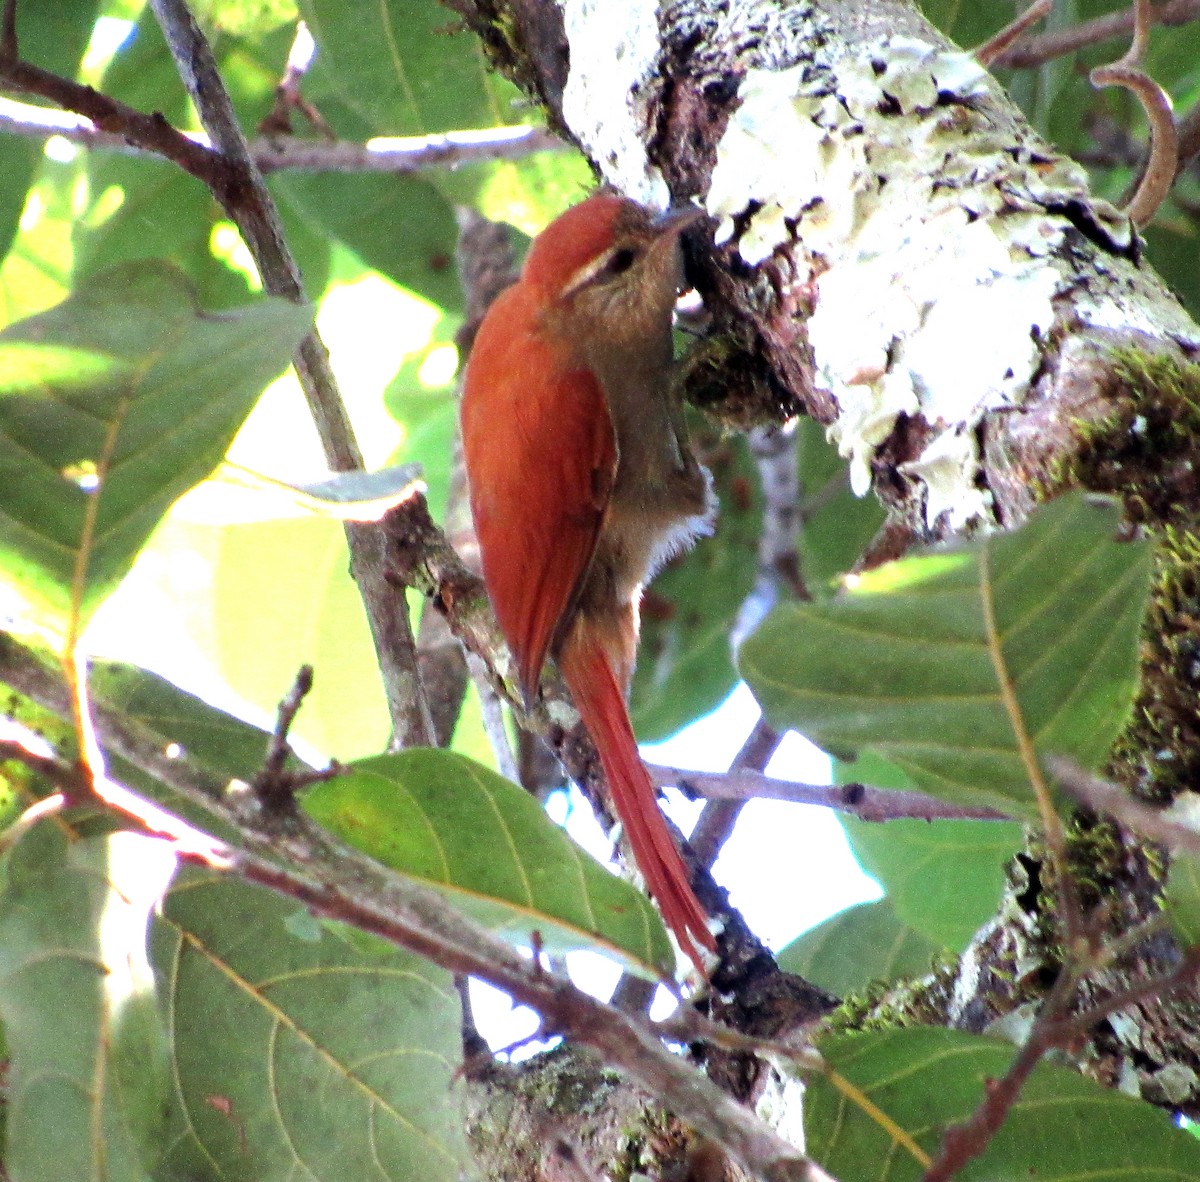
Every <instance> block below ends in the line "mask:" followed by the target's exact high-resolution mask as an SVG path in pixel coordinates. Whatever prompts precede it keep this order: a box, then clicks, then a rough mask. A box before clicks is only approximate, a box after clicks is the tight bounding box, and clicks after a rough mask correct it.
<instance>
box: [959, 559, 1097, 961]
mask: <svg viewBox="0 0 1200 1182" xmlns="http://www.w3.org/2000/svg"><path fill="white" fill-rule="evenodd" d="M991 555H992V549H991V542H990V540H985V541H984V544H983V545H982V546H981V547H980V550H979V598H980V602H981V605H982V608H983V630H984V635H985V637H986V641H987V650H988V656H989V657H990V658H991V661H992V668H993V670H994V671H995V674H996V682H997V684H998V685H999V687H1000V699H1001V701H1002V702H1003V703H1004V710H1005V713H1006V714H1007V715H1008V721H1009V725H1010V726H1011V727H1012V729H1013V736H1014V738H1015V739H1016V742H1017V753H1018V755H1019V756H1020V759H1021V764H1022V766H1023V767H1024V768H1025V774H1026V776H1027V777H1028V778H1029V783H1030V786H1031V787H1032V788H1033V794H1034V797H1035V798H1036V800H1037V806H1038V812H1039V814H1040V815H1041V819H1042V833H1043V836H1044V837H1045V841H1046V848H1047V850H1048V852H1049V854H1050V860H1051V862H1052V863H1053V864H1054V878H1055V884H1056V886H1057V889H1058V899H1059V910H1060V911H1061V913H1062V914H1061V916H1060V918H1061V920H1062V923H1063V926H1064V927H1065V929H1066V932H1067V940H1068V943H1069V945H1070V947H1071V949H1072V950H1074V949H1075V947H1076V944H1077V940H1078V937H1079V935H1080V931H1079V921H1080V911H1079V896H1078V894H1077V892H1076V890H1075V883H1074V880H1073V879H1072V878H1071V874H1070V867H1069V866H1068V863H1067V838H1066V834H1065V832H1064V830H1063V824H1062V818H1061V817H1060V816H1059V815H1058V810H1057V809H1056V808H1055V807H1054V798H1053V796H1052V794H1051V792H1050V786H1049V784H1047V782H1046V777H1045V775H1044V774H1043V772H1042V765H1041V763H1040V762H1039V761H1038V755H1037V749H1036V748H1035V747H1034V745H1033V740H1032V739H1031V738H1030V735H1029V731H1028V729H1027V728H1026V726H1025V715H1024V713H1023V712H1022V710H1021V703H1020V701H1019V700H1018V698H1017V691H1016V687H1015V686H1014V685H1013V682H1012V677H1011V676H1010V675H1009V672H1008V663H1007V661H1006V660H1005V658H1004V644H1003V640H1002V638H1001V636H1000V629H999V627H998V626H997V624H996V601H995V595H994V594H993V592H994V587H993V584H992V568H991Z"/></svg>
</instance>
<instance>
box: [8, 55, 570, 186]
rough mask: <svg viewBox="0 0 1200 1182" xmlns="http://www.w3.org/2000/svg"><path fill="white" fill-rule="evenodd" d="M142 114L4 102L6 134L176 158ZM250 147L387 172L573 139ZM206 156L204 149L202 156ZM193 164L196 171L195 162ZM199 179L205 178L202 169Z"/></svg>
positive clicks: (310, 164) (292, 142)
mask: <svg viewBox="0 0 1200 1182" xmlns="http://www.w3.org/2000/svg"><path fill="white" fill-rule="evenodd" d="M0 60H2V59H0ZM0 73H2V71H0ZM46 97H49V96H46ZM97 99H98V100H100V101H103V102H112V103H113V105H114V107H115V108H116V110H118V111H120V110H121V104H119V103H116V101H115V100H107V99H105V98H104V96H102V95H98V96H97ZM135 114H136V115H138V119H130V118H128V117H127V118H126V119H125V121H124V122H123V123H122V125H121V126H122V127H123V128H125V129H126V130H125V131H124V132H121V131H104V130H101V128H100V127H98V126H97V124H96V123H94V122H93V121H92V120H91V119H89V118H87V117H86V116H85V115H82V114H79V113H77V112H75V111H74V109H72V110H71V111H63V112H57V111H49V110H47V109H46V108H45V107H33V106H25V105H24V104H18V103H9V104H6V106H5V108H4V109H3V110H0V134H3V135H13V136H20V137H22V138H25V139H36V140H47V139H50V138H51V137H52V136H54V137H58V138H60V139H64V140H66V141H67V142H68V143H71V144H77V145H78V146H79V147H81V148H88V149H91V150H95V151H105V152H119V153H122V154H125V155H133V156H145V157H151V158H159V159H161V158H162V157H163V156H164V155H166V156H168V158H170V159H174V156H171V155H170V154H169V153H164V152H163V151H162V150H161V149H159V148H156V147H153V146H152V145H151V144H150V143H148V142H145V140H144V139H143V138H137V139H135V138H132V137H131V134H130V129H133V128H134V127H135V125H137V124H139V123H140V120H142V119H146V118H149V117H148V116H142V115H141V114H140V112H135ZM176 134H177V135H179V136H180V137H181V138H182V139H184V140H186V141H187V142H188V143H189V144H191V145H192V146H193V147H194V148H196V149H199V150H202V151H203V150H211V146H212V145H211V141H210V140H209V138H208V136H207V135H205V134H204V133H203V132H198V131H197V132H191V131H177V130H176ZM248 147H249V150H250V156H251V158H252V159H253V160H254V162H255V164H257V165H258V167H259V169H260V171H262V172H264V173H271V172H288V171H290V172H345V173H363V172H385V173H394V174H398V175H403V174H407V173H416V172H422V171H426V170H428V169H433V168H443V169H455V168H459V167H462V166H464V165H468V164H478V163H486V162H490V161H496V160H521V159H524V158H525V157H526V156H530V155H533V154H534V153H535V152H562V151H565V150H566V148H567V145H566V144H564V143H563V142H562V140H560V139H558V138H557V137H556V136H554V135H553V134H552V133H551V132H549V131H547V130H546V129H545V128H541V127H505V128H499V129H484V130H479V131H474V130H463V131H451V132H446V133H445V134H443V135H425V136H387V137H380V138H378V139H373V140H371V141H370V143H367V144H358V143H351V142H350V141H347V140H336V141H332V142H330V141H326V140H312V139H292V138H286V139H284V138H279V139H272V138H258V139H253V140H250V141H249V144H248ZM202 159H204V158H203V157H197V160H202ZM176 163H180V161H176ZM214 163H215V156H214ZM188 171H189V172H192V173H193V175H196V170H195V169H193V168H189V169H188ZM200 179H201V180H205V179H206V178H205V177H204V176H201V177H200Z"/></svg>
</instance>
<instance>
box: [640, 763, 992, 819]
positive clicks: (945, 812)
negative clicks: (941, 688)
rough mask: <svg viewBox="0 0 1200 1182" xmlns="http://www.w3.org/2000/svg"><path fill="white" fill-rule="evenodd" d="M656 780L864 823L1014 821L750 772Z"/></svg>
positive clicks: (668, 772) (661, 773)
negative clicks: (819, 809)
mask: <svg viewBox="0 0 1200 1182" xmlns="http://www.w3.org/2000/svg"><path fill="white" fill-rule="evenodd" d="M646 766H647V770H648V771H649V772H650V778H651V780H652V781H653V782H654V783H655V784H656V785H658V786H659V787H660V788H661V787H666V786H669V785H673V786H675V787H677V788H679V790H680V791H681V792H683V793H685V794H687V795H691V796H703V797H706V798H707V799H709V800H736V801H747V800H785V801H790V802H792V803H793V804H815V805H821V806H823V807H825V808H831V809H836V810H837V811H838V812H840V813H849V814H851V815H852V816H855V817H858V819H859V820H861V821H898V820H902V819H913V820H918V821H945V820H950V821H1010V820H1012V818H1011V817H1009V816H1007V815H1006V814H1005V813H1002V812H999V811H998V810H997V809H991V808H984V807H979V808H974V807H971V806H969V805H957V804H952V803H950V802H949V801H945V800H939V799H938V798H937V797H935V796H926V795H925V793H923V792H906V791H901V790H900V789H893V788H874V787H871V786H869V785H867V784H857V783H855V784H806V783H802V782H800V781H797V780H780V779H777V778H776V777H774V776H768V775H764V774H763V773H762V772H758V771H752V770H750V769H749V768H744V769H734V770H730V771H728V772H694V771H688V770H687V769H686V768H676V767H665V766H663V765H661V764H647V765H646Z"/></svg>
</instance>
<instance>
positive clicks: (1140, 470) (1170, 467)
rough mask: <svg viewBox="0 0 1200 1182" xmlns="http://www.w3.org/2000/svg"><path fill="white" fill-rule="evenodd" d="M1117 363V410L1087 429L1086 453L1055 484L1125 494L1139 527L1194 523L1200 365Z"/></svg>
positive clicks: (1083, 433)
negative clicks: (1188, 521)
mask: <svg viewBox="0 0 1200 1182" xmlns="http://www.w3.org/2000/svg"><path fill="white" fill-rule="evenodd" d="M1109 360H1110V363H1111V371H1110V372H1111V381H1112V383H1113V386H1112V388H1110V389H1109V390H1108V391H1107V392H1106V400H1107V401H1108V402H1110V403H1111V409H1110V411H1109V413H1108V414H1107V415H1105V416H1104V417H1103V418H1100V419H1096V420H1092V421H1088V422H1081V423H1080V424H1079V430H1078V434H1077V438H1078V439H1079V448H1078V450H1077V452H1076V454H1075V456H1074V457H1073V458H1072V459H1071V460H1070V461H1069V462H1066V461H1065V462H1064V464H1063V467H1062V468H1061V470H1059V471H1058V472H1057V473H1055V479H1056V480H1058V481H1060V482H1061V483H1062V484H1074V485H1079V486H1082V487H1084V488H1090V489H1094V490H1095V491H1097V492H1110V493H1116V494H1119V495H1120V496H1121V497H1122V498H1124V501H1125V506H1126V511H1127V512H1128V514H1129V517H1130V520H1132V521H1134V522H1136V523H1138V524H1143V523H1145V524H1162V525H1165V524H1168V523H1171V522H1175V521H1178V520H1181V519H1182V520H1190V519H1192V518H1193V517H1194V515H1195V513H1196V506H1195V499H1196V498H1195V490H1194V486H1195V483H1196V479H1197V475H1196V474H1197V473H1200V365H1196V364H1192V363H1190V362H1183V361H1180V360H1179V359H1178V358H1175V357H1170V356H1166V355H1162V354H1150V353H1143V352H1139V351H1137V350H1135V349H1118V350H1115V351H1114V352H1113V353H1112V354H1111V356H1110V359H1109Z"/></svg>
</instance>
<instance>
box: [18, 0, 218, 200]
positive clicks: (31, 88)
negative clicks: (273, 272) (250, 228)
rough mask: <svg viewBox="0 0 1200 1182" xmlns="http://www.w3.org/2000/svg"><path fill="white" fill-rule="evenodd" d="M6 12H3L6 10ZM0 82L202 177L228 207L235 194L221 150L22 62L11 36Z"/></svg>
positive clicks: (111, 137) (159, 118)
mask: <svg viewBox="0 0 1200 1182" xmlns="http://www.w3.org/2000/svg"><path fill="white" fill-rule="evenodd" d="M14 7H15V5H14ZM5 15H6V17H7V15H8V13H7V10H6V14H5ZM0 86H4V87H11V88H12V89H14V90H17V91H20V92H22V93H24V94H34V95H37V96H38V97H40V98H44V99H48V100H49V101H50V102H52V103H55V104H56V105H58V106H60V107H62V108H64V109H65V110H68V111H73V112H75V113H76V114H77V115H81V116H83V117H84V118H85V119H87V120H88V121H89V123H90V124H91V125H92V126H93V127H95V128H96V129H97V131H96V132H93V133H92V134H93V135H94V136H96V135H101V134H104V135H107V136H108V137H109V140H110V141H111V142H114V143H124V144H127V145H131V146H135V147H137V148H138V149H140V150H141V151H144V152H151V153H153V154H154V155H156V156H159V157H162V158H164V159H166V160H170V161H173V162H174V163H175V164H177V165H179V167H180V168H182V169H183V170H184V171H185V172H187V173H189V174H190V175H191V176H194V177H196V178H197V180H199V181H201V182H203V183H204V185H206V186H207V187H208V189H209V190H210V192H212V194H213V196H215V197H216V199H217V200H218V201H219V202H220V203H221V205H222V206H223V207H225V208H226V209H227V210H229V205H230V202H231V201H232V199H233V174H232V172H231V170H230V169H229V168H228V167H227V166H226V164H225V161H224V160H222V158H221V156H220V154H219V153H217V152H214V151H213V150H212V148H210V147H207V146H205V145H204V144H201V143H197V142H196V141H195V140H192V139H189V138H188V137H187V136H185V135H184V134H183V133H182V132H180V131H178V130H177V129H176V128H174V127H172V126H171V124H170V123H168V122H167V120H166V119H164V118H163V116H162V115H160V114H158V113H157V112H155V113H154V114H150V115H147V114H145V113H144V112H142V111H138V110H136V109H135V108H133V107H131V106H129V105H127V104H126V103H122V102H118V101H117V100H116V99H112V98H109V97H108V96H107V95H104V94H100V93H99V92H98V91H96V90H94V89H93V88H92V87H90V86H84V85H82V84H81V83H78V82H73V81H72V80H71V79H69V78H62V77H60V76H59V75H57V74H53V73H51V72H50V71H49V70H43V69H42V68H41V67H40V66H35V65H32V64H30V63H29V62H23V61H21V60H20V59H19V58H18V57H17V56H16V45H15V42H14V44H13V53H12V55H11V56H10V55H9V54H8V53H6V52H0ZM13 126H17V125H16V124H15V121H14V120H13V119H12V117H11V116H8V115H2V114H0V131H7V130H9V129H10V127H13ZM52 134H59V133H58V132H57V131H46V130H45V129H43V130H42V132H41V133H40V135H41V137H42V138H45V137H47V136H48V135H52ZM230 212H232V211H230Z"/></svg>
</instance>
